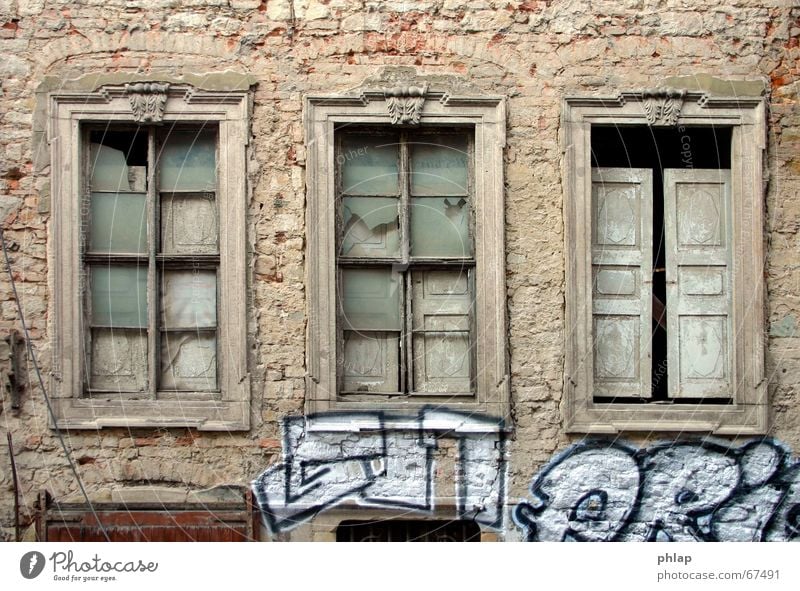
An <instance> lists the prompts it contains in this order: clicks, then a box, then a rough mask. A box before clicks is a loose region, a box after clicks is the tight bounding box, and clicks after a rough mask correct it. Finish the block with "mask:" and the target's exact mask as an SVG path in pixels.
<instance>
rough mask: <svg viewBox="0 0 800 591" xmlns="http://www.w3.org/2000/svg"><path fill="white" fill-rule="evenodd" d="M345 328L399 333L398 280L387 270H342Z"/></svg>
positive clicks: (395, 275) (397, 277)
mask: <svg viewBox="0 0 800 591" xmlns="http://www.w3.org/2000/svg"><path fill="white" fill-rule="evenodd" d="M341 293H342V299H343V305H342V308H343V310H344V320H345V325H346V326H347V327H348V328H354V329H362V330H369V329H372V330H400V277H399V275H397V274H395V273H392V272H391V270H389V269H343V270H342V292H341Z"/></svg>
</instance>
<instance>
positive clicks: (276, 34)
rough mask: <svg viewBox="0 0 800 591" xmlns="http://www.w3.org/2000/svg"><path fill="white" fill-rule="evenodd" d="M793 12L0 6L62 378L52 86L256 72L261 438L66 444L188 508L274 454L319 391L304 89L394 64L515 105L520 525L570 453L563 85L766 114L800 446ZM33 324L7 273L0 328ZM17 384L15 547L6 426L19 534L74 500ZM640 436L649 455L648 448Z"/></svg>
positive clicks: (6, 108)
mask: <svg viewBox="0 0 800 591" xmlns="http://www.w3.org/2000/svg"><path fill="white" fill-rule="evenodd" d="M791 4H792V3H788V2H784V1H782V0H726V1H725V2H723V3H721V4H716V5H714V6H712V7H706V8H704V9H702V10H700V9H697V8H694V7H693V6H692V3H688V2H683V1H677V0H676V1H672V0H671V1H669V2H662V1H659V0H635V1H633V0H631V1H625V2H619V1H616V0H614V1H612V0H607V1H606V0H603V1H598V2H588V1H586V0H563V1H559V2H553V1H549V0H534V1H530V0H524V1H523V0H503V1H497V0H481V1H479V2H465V1H460V0H426V1H425V2H415V3H412V2H378V1H373V0H366V1H365V2H345V1H344V0H330V1H328V2H323V1H321V0H319V1H318V0H301V1H295V2H294V3H290V2H287V1H285V0H274V1H273V0H269V1H258V0H253V1H250V0H231V1H228V0H191V1H183V2H179V1H176V0H158V1H155V2H152V1H135V2H132V1H128V0H125V1H123V0H105V1H103V2H97V1H93V0H84V1H73V2H70V1H60V2H58V3H50V2H44V1H42V0H37V1H34V0H26V1H24V2H23V1H19V2H13V1H2V0H0V54H2V56H3V59H2V60H0V83H1V84H2V86H1V93H2V94H1V95H0V151H1V152H2V158H0V214H2V216H3V218H2V220H0V221H1V222H2V224H3V229H4V232H5V239H6V241H7V244H8V246H9V256H10V259H11V266H12V269H13V273H14V277H15V281H16V286H17V290H18V294H19V297H20V303H21V305H22V309H23V311H24V313H25V319H26V322H27V325H28V328H29V330H30V335H31V339H32V345H33V349H34V351H35V353H36V355H37V358H38V360H39V362H40V364H41V366H42V373H43V375H44V376H45V379H47V377H48V376H49V374H50V371H51V369H52V364H51V337H52V326H51V325H50V324H49V322H50V317H51V313H52V309H51V299H50V297H49V296H50V293H51V292H50V288H49V286H50V285H52V278H53V273H54V272H55V270H54V269H52V268H51V267H50V266H48V261H49V260H50V258H49V257H51V256H52V252H49V251H48V245H49V244H51V242H50V241H49V236H50V234H49V232H50V231H51V230H52V226H51V218H50V214H49V195H50V192H49V188H48V181H49V175H50V168H49V158H48V146H47V145H46V142H44V141H42V140H43V138H44V132H45V122H44V120H43V118H42V116H41V114H42V111H39V112H37V110H36V109H37V104H38V105H41V104H42V102H41V100H38V101H37V92H40V93H41V90H42V89H43V88H49V89H58V88H61V87H62V86H61V85H64V86H63V88H67V86H66V84H65V81H68V80H76V79H81V78H82V77H85V76H87V74H89V75H93V76H97V80H110V79H117V80H123V79H124V80H132V79H140V78H141V79H158V80H161V79H164V80H167V79H170V80H173V79H184V80H189V79H191V80H195V81H197V80H200V78H202V76H203V75H204V74H206V73H219V75H220V76H224V74H223V73H224V72H243V73H246V74H249V76H251V77H253V78H254V79H255V81H257V86H256V87H255V91H254V95H253V109H252V141H251V143H250V151H249V162H248V174H249V183H250V187H251V191H250V196H249V199H250V201H249V203H248V223H247V227H246V228H244V229H243V231H244V232H246V236H247V243H248V244H249V245H250V250H249V253H248V264H249V267H250V269H251V270H252V271H251V273H250V279H249V283H248V286H247V287H248V326H249V331H248V344H249V347H248V350H249V351H250V354H249V359H248V369H249V372H250V379H251V382H252V391H253V395H252V404H251V409H252V425H253V427H252V429H251V430H250V431H249V432H245V433H198V432H196V431H192V430H187V429H159V430H152V429H122V428H113V429H103V430H102V431H98V432H87V431H76V432H70V433H68V434H67V435H66V441H67V443H68V445H69V446H70V447H71V448H72V449H73V450H74V457H75V460H76V463H77V464H78V470H79V472H80V474H81V477H82V479H83V481H84V483H85V485H86V487H87V489H88V490H89V492H90V494H92V495H101V496H102V497H103V498H107V499H110V498H111V496H112V495H116V497H115V498H131V497H126V496H125V495H126V494H127V493H126V492H124V491H126V489H128V488H131V487H134V488H135V487H142V486H144V487H145V488H150V487H152V488H153V489H154V490H161V487H166V488H168V489H179V490H182V491H185V494H186V495H189V493H190V491H198V490H202V489H208V488H211V487H215V486H220V485H232V486H242V485H246V484H247V483H249V482H250V481H251V480H253V479H254V478H256V477H257V476H258V475H259V474H261V473H262V472H263V471H264V470H265V469H266V468H267V467H268V466H274V465H276V464H279V463H280V462H281V460H282V453H283V450H282V444H281V441H282V436H283V435H282V431H281V422H282V421H283V419H285V418H286V417H290V416H301V415H302V413H303V404H304V394H305V392H304V375H305V372H306V367H305V354H304V353H305V334H306V320H307V318H306V303H305V296H306V294H305V287H304V284H305V277H306V269H305V259H304V256H305V243H306V237H307V231H309V230H308V228H307V227H306V216H305V195H304V175H305V156H304V154H305V146H304V140H303V138H304V130H303V123H302V108H303V102H302V101H303V96H304V95H305V94H307V93H323V92H325V93H330V92H340V91H346V90H347V89H350V88H354V87H357V86H359V85H361V84H362V83H363V81H364V80H365V79H367V78H369V77H372V76H375V75H376V74H377V73H378V72H379V71H380V69H381V68H383V67H386V66H405V67H413V68H416V70H417V71H418V72H419V73H420V74H422V75H426V76H450V77H453V76H455V77H458V78H460V79H461V80H463V83H464V84H465V85H468V86H469V87H470V88H473V89H475V90H477V91H478V92H482V93H487V94H502V95H505V96H506V97H508V128H507V147H506V148H505V176H506V190H505V200H506V225H505V234H506V241H507V245H506V248H507V251H506V267H507V274H506V288H507V296H508V297H507V313H508V317H509V327H510V328H509V337H508V343H509V353H510V364H511V381H510V383H511V392H512V398H513V407H512V417H511V418H512V419H513V427H514V431H513V433H512V434H511V435H510V440H509V441H507V442H506V443H507V449H506V453H507V457H508V460H509V462H508V467H507V483H506V485H507V486H506V488H507V498H508V508H509V511H510V510H512V509H513V507H514V506H515V505H517V503H518V502H519V501H520V500H521V499H523V498H526V497H527V496H528V495H529V492H528V486H529V485H530V483H531V480H532V478H533V477H534V475H535V474H537V472H539V471H540V470H541V469H542V468H543V467H544V466H545V465H547V463H548V462H549V461H550V460H551V458H552V456H553V454H554V453H556V452H557V451H559V450H562V449H564V448H565V447H567V446H568V445H569V444H570V443H572V442H573V441H574V439H575V438H573V437H570V436H568V435H567V434H565V433H564V431H563V429H562V428H561V425H562V420H561V415H560V411H559V405H560V403H561V399H562V383H563V378H564V376H563V367H564V354H565V352H564V342H565V331H566V330H568V327H565V322H564V265H565V263H564V261H565V257H566V255H567V253H566V250H565V248H566V247H565V244H564V234H563V228H564V223H563V205H564V204H563V197H562V196H563V190H562V170H561V166H562V162H563V159H562V157H563V154H562V151H561V149H560V146H559V125H560V121H559V117H560V114H561V100H562V98H563V97H564V96H566V95H573V94H585V93H589V94H597V95H616V94H617V93H618V92H619V91H620V90H628V89H637V88H647V87H655V86H660V85H667V86H669V85H672V86H676V87H683V88H702V89H704V90H708V91H711V92H723V91H724V92H726V93H727V92H728V89H730V92H732V93H734V94H741V95H745V94H746V95H752V94H759V93H762V92H763V94H764V95H765V97H766V98H767V100H768V101H769V109H768V113H769V120H768V130H767V131H768V135H767V160H766V162H765V176H766V178H767V179H768V182H767V184H766V187H765V189H766V191H765V201H766V202H765V211H766V224H765V228H764V238H765V243H766V246H767V249H766V253H767V255H766V256H767V259H766V267H765V281H766V286H767V302H768V303H767V307H768V309H767V310H766V311H765V323H768V324H766V326H770V327H772V330H771V331H770V333H769V336H768V341H767V347H766V349H767V359H766V361H767V369H768V372H767V375H768V378H769V381H770V389H769V400H770V405H771V421H770V424H771V433H770V434H771V435H772V436H774V437H775V438H776V439H779V440H781V441H783V442H784V444H785V445H786V446H788V447H789V448H792V449H795V450H797V449H800V391H798V389H799V388H800V335H797V334H796V332H795V330H794V327H795V326H796V321H795V319H796V318H799V317H800V258H799V255H798V253H799V252H800V232H799V231H800V222H799V221H798V220H800V106H799V105H798V91H799V90H800V76H799V75H800V66H798V64H800V43H799V42H798V38H799V37H798V34H797V32H798V29H800V8H797V7H792V6H790V5H791ZM192 76H199V77H200V78H198V77H194V78H191V77H192ZM83 79H85V78H83ZM208 80H213V79H208ZM243 83H244V82H243ZM208 84H210V85H212V86H213V81H212V82H208ZM43 85H44V86H43ZM39 96H41V94H40V95H39ZM31 138H33V141H31ZM19 329H20V319H19V317H18V313H17V308H16V305H15V303H14V302H13V298H12V293H11V286H10V284H9V281H8V278H7V276H6V275H5V272H4V273H3V274H2V278H0V336H3V337H4V336H6V335H8V334H9V332H10V331H12V330H19ZM8 369H9V361H8V360H7V359H3V360H0V370H2V372H4V373H5V372H7V371H8ZM25 375H26V376H28V378H27V379H28V380H29V383H27V384H26V388H25V391H24V393H23V398H22V405H21V408H20V409H19V410H12V409H11V406H10V398H9V395H8V392H7V391H6V390H5V389H4V388H3V393H2V395H3V403H2V407H0V516H2V519H0V539H4V540H9V539H11V538H12V536H13V525H12V524H13V519H12V490H13V482H12V479H11V470H10V458H9V454H8V448H7V445H6V437H5V433H6V431H10V433H11V434H12V436H13V441H14V450H15V457H14V460H15V461H16V465H17V468H18V470H19V478H20V482H19V490H20V498H21V513H22V521H23V524H27V523H29V522H30V520H31V518H32V515H33V512H34V501H35V499H36V495H37V493H38V491H40V490H41V489H45V488H46V489H48V490H50V492H51V493H52V494H53V495H54V496H55V497H57V498H68V497H74V495H76V494H77V493H78V487H77V483H76V481H75V479H74V478H73V476H72V474H71V473H70V471H69V469H68V467H67V463H66V461H65V459H64V456H63V452H62V450H61V449H60V446H59V443H58V441H57V439H56V437H55V434H54V433H53V431H51V430H50V429H49V428H48V422H49V421H48V417H47V410H46V406H45V404H44V398H43V395H42V392H41V390H40V388H39V386H38V384H37V383H36V381H35V373H34V371H33V367H32V366H31V365H30V360H28V366H27V368H26V373H25ZM631 437H632V440H633V441H634V442H635V443H636V444H637V445H644V446H646V445H648V443H649V442H650V440H651V439H653V438H655V436H647V435H645V434H643V435H641V436H640V437H639V436H636V434H633V435H632V436H631ZM658 437H659V438H660V439H664V438H666V439H668V440H669V439H678V438H680V434H659V436H658ZM441 439H442V446H443V447H442V450H443V451H442V454H444V455H443V457H448V456H447V454H450V455H449V458H450V460H449V461H450V462H451V463H452V462H455V461H456V460H457V457H458V456H457V454H456V453H455V451H453V450H452V449H450V448H447V445H446V444H447V443H448V438H447V437H443V438H441ZM399 441H405V442H406V443H407V444H408V445H411V443H410V440H407V439H400V440H399ZM354 444H355V442H354ZM356 447H357V445H356ZM609 461H611V460H609ZM490 463H491V462H490ZM495 469H496V467H495V468H492V470H495ZM733 469H734V468H731V470H733ZM481 477H482V478H484V477H486V478H488V477H489V475H488V474H482V476H481ZM137 490H138V489H137ZM489 490H492V488H491V486H490V488H489ZM109 491H111V492H109ZM132 494H133V493H132ZM136 494H139V493H136ZM183 494H184V493H180V495H183ZM134 496H136V495H134ZM136 498H141V497H136ZM187 498H188V497H187ZM653 511H655V509H654V510H653ZM356 515H357V513H356ZM528 517H529V518H530V520H533V521H535V519H538V518H535V516H531V515H528ZM505 524H506V526H505V527H506V530H505V531H501V532H500V533H501V537H505V538H506V539H514V538H518V537H520V536H522V535H523V532H524V531H526V530H525V528H526V527H527V526H528V525H529V522H527V521H524V520H521V521H520V523H519V524H517V525H515V524H514V523H512V521H511V519H510V518H509V517H508V516H506V519H505ZM548 527H549V528H550V529H548V530H547V531H554V532H555V531H556V530H558V531H561V529H559V528H558V527H557V526H554V525H553V526H548ZM559 527H560V526H559ZM562 529H563V528H562ZM637 531H638V530H637ZM745 531H746V530H744V529H742V530H740V532H739V533H742V532H745ZM304 532H305V533H304ZM313 532H314V529H313V527H311V526H309V527H308V528H302V527H300V528H297V529H296V530H293V531H291V532H289V533H287V534H285V538H286V539H314V535H315V534H314V533H313ZM319 535H320V536H323V537H324V535H329V533H328V534H322V533H320V534H319ZM726 535H733V534H726Z"/></svg>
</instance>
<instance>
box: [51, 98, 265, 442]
mask: <svg viewBox="0 0 800 591" xmlns="http://www.w3.org/2000/svg"><path fill="white" fill-rule="evenodd" d="M142 97H144V100H143V99H142ZM248 97H249V93H248V92H247V91H242V90H234V89H231V90H228V91H205V90H199V89H197V88H195V87H193V86H190V85H188V84H175V85H169V84H160V83H137V84H130V85H118V86H115V85H108V86H103V87H101V88H99V89H98V90H95V91H92V92H53V93H50V94H49V95H48V102H49V112H50V118H49V124H48V125H49V128H48V133H49V138H50V144H51V167H52V179H51V182H52V191H53V200H52V202H53V219H52V234H51V236H52V244H53V249H52V251H51V269H53V283H52V286H53V292H52V300H53V324H52V331H53V334H54V339H53V343H54V346H53V371H52V379H51V384H50V392H51V396H52V398H53V411H54V415H55V425H51V426H57V427H59V428H64V429H100V428H103V427H128V428H133V427H194V428H197V429H199V430H207V431H235V430H247V429H249V427H250V384H249V375H248V374H247V357H246V334H247V331H246V328H247V324H246V309H245V302H246V285H247V273H246V252H247V251H246V242H245V240H246V238H245V234H246V233H245V232H244V228H246V218H245V215H246V203H247V201H246V187H247V184H246V183H247V180H246V179H247V174H246V146H247V141H248V124H249V98H248ZM147 98H150V99H151V100H149V101H147V100H146V99H147ZM98 124H99V125H125V124H132V125H137V124H140V125H157V124H163V125H173V124H174V125H187V126H192V127H193V126H197V127H200V126H202V125H212V126H214V127H216V129H217V134H218V135H217V150H218V155H219V158H218V162H217V174H218V178H217V183H218V194H217V199H218V204H219V206H218V211H219V267H218V295H219V301H218V304H217V308H218V320H217V322H218V329H217V330H218V333H217V338H218V361H217V363H218V371H219V373H218V386H219V392H218V393H215V394H214V395H211V396H210V395H209V393H208V392H201V393H196V394H195V393H192V392H186V393H184V392H181V393H180V395H179V396H174V395H171V396H165V397H162V398H158V397H156V398H150V399H129V398H128V399H126V397H125V396H116V395H105V396H87V395H86V387H85V384H84V383H83V381H84V378H83V371H82V368H83V366H84V365H83V361H84V359H83V356H84V355H85V352H84V346H83V343H84V342H85V338H84V331H85V330H86V326H85V323H84V312H83V302H82V300H81V298H76V297H75V294H79V293H81V272H82V267H83V257H82V253H81V244H82V241H81V228H82V224H81V219H82V217H81V216H82V214H81V199H82V195H83V192H84V179H83V175H84V170H85V167H84V166H83V165H82V160H81V158H82V154H83V152H84V149H83V136H84V133H85V129H86V128H87V126H89V125H98ZM150 231H152V229H151V230H150ZM155 288H156V286H155V285H151V286H150V288H149V289H155ZM151 371H152V370H151Z"/></svg>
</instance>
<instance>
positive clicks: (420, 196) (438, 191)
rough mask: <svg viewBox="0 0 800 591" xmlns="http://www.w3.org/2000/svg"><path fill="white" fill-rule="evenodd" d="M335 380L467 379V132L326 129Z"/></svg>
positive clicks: (376, 390)
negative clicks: (330, 158) (330, 135)
mask: <svg viewBox="0 0 800 591" xmlns="http://www.w3.org/2000/svg"><path fill="white" fill-rule="evenodd" d="M336 149H337V152H336V162H337V216H336V217H337V228H338V231H337V253H338V256H337V263H336V264H337V277H338V279H337V301H338V306H337V308H338V309H339V321H338V323H337V335H338V351H339V355H338V359H339V372H338V376H339V377H338V391H339V393H340V394H343V395H347V396H357V395H360V394H370V395H376V394H377V395H406V394H412V395H413V394H425V395H437V394H439V395H448V396H454V395H465V396H472V395H473V394H474V391H475V386H474V371H475V361H474V348H475V347H474V342H475V339H474V325H475V318H474V305H473V302H474V297H475V295H474V294H475V291H474V271H475V259H474V256H473V252H474V244H473V243H474V239H473V235H474V231H473V223H474V214H473V213H472V211H473V209H472V208H473V204H472V198H471V197H470V195H471V191H472V189H471V182H470V179H471V178H472V161H473V156H472V154H473V148H472V134H471V133H469V132H468V131H467V130H466V129H447V130H444V129H428V130H415V131H406V130H402V131H393V132H386V131H384V130H366V129H359V128H353V127H351V128H346V129H340V130H338V131H337V142H336Z"/></svg>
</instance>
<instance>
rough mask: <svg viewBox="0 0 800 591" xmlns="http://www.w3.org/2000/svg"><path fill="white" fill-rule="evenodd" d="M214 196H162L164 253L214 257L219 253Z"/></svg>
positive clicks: (206, 194)
mask: <svg viewBox="0 0 800 591" xmlns="http://www.w3.org/2000/svg"><path fill="white" fill-rule="evenodd" d="M218 227H219V226H218V223H217V205H216V200H215V199H214V193H212V192H206V193H197V194H188V195H184V194H169V193H167V194H164V195H162V196H161V251H162V252H164V253H167V254H214V253H217V252H218V251H219V247H218V236H219V229H218Z"/></svg>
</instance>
